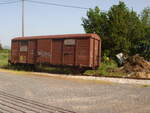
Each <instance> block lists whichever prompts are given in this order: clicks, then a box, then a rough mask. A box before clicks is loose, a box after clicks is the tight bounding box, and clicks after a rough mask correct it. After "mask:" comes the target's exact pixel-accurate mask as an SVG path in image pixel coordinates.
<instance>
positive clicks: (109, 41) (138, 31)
mask: <svg viewBox="0 0 150 113" xmlns="http://www.w3.org/2000/svg"><path fill="white" fill-rule="evenodd" d="M147 12H148V11H147V10H146V11H144V13H143V19H140V16H139V15H138V14H137V13H136V12H135V11H133V9H132V10H129V9H128V7H126V4H125V3H124V2H121V1H120V2H119V4H118V5H113V6H112V7H111V8H110V9H109V10H108V12H101V11H100V9H99V8H98V7H96V8H95V9H90V10H88V11H87V18H82V21H83V24H82V26H83V27H84V29H85V32H86V33H97V34H98V35H99V36H100V37H101V38H102V51H103V52H102V53H103V54H104V53H105V54H106V55H107V56H110V57H114V56H115V55H116V54H117V53H120V52H123V53H127V54H131V55H133V54H135V52H137V51H136V50H137V47H138V45H139V43H140V42H141V41H142V40H144V39H145V36H146V35H145V32H146V31H145V27H144V26H145V25H144V24H143V23H144V22H145V23H146V24H148V23H149V19H148V16H147V15H149V14H148V13H147ZM142 20H143V22H142ZM148 31H149V29H148ZM147 36H148V37H149V35H147Z"/></svg>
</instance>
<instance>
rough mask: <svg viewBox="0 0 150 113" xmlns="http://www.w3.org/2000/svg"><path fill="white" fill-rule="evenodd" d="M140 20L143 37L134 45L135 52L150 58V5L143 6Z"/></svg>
mask: <svg viewBox="0 0 150 113" xmlns="http://www.w3.org/2000/svg"><path fill="white" fill-rule="evenodd" d="M141 22H142V25H143V28H144V38H143V39H142V40H140V41H139V43H138V44H137V45H136V46H135V52H136V53H139V54H140V55H141V56H143V57H144V58H146V59H147V60H149V59H150V7H147V8H144V9H143V11H142V13H141Z"/></svg>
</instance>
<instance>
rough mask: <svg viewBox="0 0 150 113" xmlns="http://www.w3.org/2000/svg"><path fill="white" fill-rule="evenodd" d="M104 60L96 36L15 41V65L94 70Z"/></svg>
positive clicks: (70, 36) (12, 57) (34, 37)
mask: <svg viewBox="0 0 150 113" xmlns="http://www.w3.org/2000/svg"><path fill="white" fill-rule="evenodd" d="M100 60H101V39H100V37H99V36H98V35H96V34H66V35H50V36H31V37H17V38H14V39H12V44H11V58H10V63H12V64H50V65H63V66H79V67H91V68H95V67H98V66H99V63H100Z"/></svg>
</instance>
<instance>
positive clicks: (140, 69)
mask: <svg viewBox="0 0 150 113" xmlns="http://www.w3.org/2000/svg"><path fill="white" fill-rule="evenodd" d="M122 71H123V72H125V73H128V74H129V76H132V77H138V78H150V62H148V61H146V60H144V58H143V57H140V56H139V55H138V54H137V55H134V56H132V57H129V58H128V59H127V60H126V62H125V64H124V66H123V68H122Z"/></svg>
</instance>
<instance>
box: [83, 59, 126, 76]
mask: <svg viewBox="0 0 150 113" xmlns="http://www.w3.org/2000/svg"><path fill="white" fill-rule="evenodd" d="M117 68H118V65H117V63H116V62H115V61H114V60H110V61H107V62H102V63H101V65H100V67H99V68H98V69H97V70H87V71H85V72H84V74H85V75H89V76H95V75H96V76H117V77H121V76H124V74H123V73H121V72H115V71H114V70H115V69H117Z"/></svg>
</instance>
